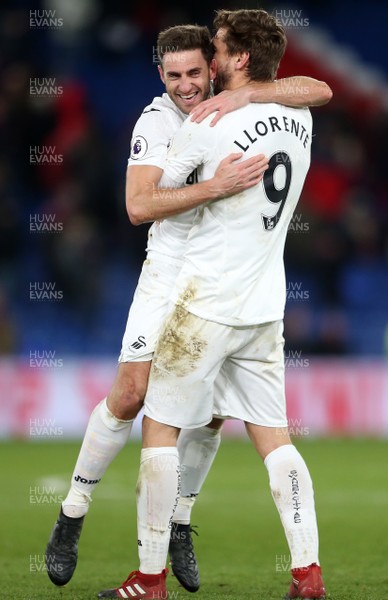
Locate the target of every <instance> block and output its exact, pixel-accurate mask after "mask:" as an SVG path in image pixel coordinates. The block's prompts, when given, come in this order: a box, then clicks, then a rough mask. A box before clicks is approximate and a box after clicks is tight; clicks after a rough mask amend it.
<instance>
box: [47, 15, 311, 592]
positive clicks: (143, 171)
mask: <svg viewBox="0 0 388 600" xmlns="http://www.w3.org/2000/svg"><path fill="white" fill-rule="evenodd" d="M158 50H159V59H160V61H161V64H160V66H159V71H160V76H161V78H162V80H163V82H164V83H165V85H166V91H167V93H166V94H164V95H163V96H162V97H161V98H155V99H154V100H153V102H152V103H151V104H150V105H149V106H147V107H146V108H145V109H144V111H143V114H142V115H141V117H140V119H139V120H138V122H137V124H136V126H135V129H134V132H133V137H132V142H131V155H130V159H129V163H128V172H127V190H126V203H127V211H128V214H129V216H130V219H131V221H132V223H134V224H138V223H142V222H147V221H155V222H154V224H153V225H152V227H151V228H150V231H149V239H148V246H147V260H146V261H145V263H144V265H143V269H142V273H141V276H140V279H139V284H138V287H137V289H136V292H135V296H134V300H133V303H132V306H131V309H130V312H129V316H128V323H127V328H126V332H125V334H124V338H123V345H122V350H121V353H120V357H119V363H120V364H119V368H118V373H117V376H116V379H115V381H114V384H113V387H112V390H111V392H110V394H109V395H108V398H107V399H105V400H103V401H102V402H101V403H100V404H99V405H98V406H97V407H96V408H95V410H94V412H93V413H92V415H91V417H90V420H89V423H88V427H87V430H86V433H85V437H84V441H83V444H82V448H81V451H80V454H79V457H78V460H77V463H76V466H75V470H74V474H73V477H72V484H71V489H70V491H69V493H68V495H67V497H66V499H65V500H64V502H63V504H62V508H61V513H60V516H59V518H58V520H57V522H56V524H55V526H54V529H53V532H52V535H51V538H50V541H49V543H48V546H47V550H46V564H47V570H48V574H49V577H50V579H51V580H52V581H53V582H54V583H55V584H56V585H64V584H65V583H67V582H68V581H69V580H70V579H71V577H72V575H73V573H74V570H75V568H76V563H77V544H78V539H79V537H80V534H81V529H82V525H83V521H84V517H85V514H86V513H87V511H88V508H89V503H90V500H91V494H92V492H93V490H94V489H95V487H96V486H97V484H98V483H99V481H100V480H101V477H102V476H103V474H104V472H105V470H106V468H107V467H108V466H109V464H110V463H111V461H112V460H113V459H114V457H115V456H116V455H117V453H118V452H119V450H120V449H121V448H122V447H123V446H124V445H125V443H126V441H127V439H128V437H129V434H130V431H131V428H132V423H133V420H134V418H135V417H136V415H137V414H138V412H139V410H140V408H141V406H142V403H143V399H144V395H145V392H146V388H147V382H148V374H149V369H150V364H151V359H152V355H153V351H154V347H155V343H156V339H157V336H158V334H159V331H160V327H161V325H162V323H163V320H164V318H165V316H166V311H167V307H168V301H169V295H170V292H171V289H172V287H173V285H174V282H175V280H176V277H177V275H178V273H179V270H180V268H181V266H182V256H183V254H184V250H185V246H186V242H187V236H188V232H189V230H190V229H191V227H192V225H193V222H194V219H195V216H196V207H197V206H199V205H201V204H203V203H205V202H209V201H211V200H217V199H221V198H225V197H227V196H230V195H232V194H235V193H239V192H243V191H244V190H245V189H247V188H249V187H251V186H253V185H255V184H256V183H257V182H258V181H259V180H260V178H261V176H262V172H263V171H264V170H265V168H266V164H267V161H266V159H265V158H264V157H263V156H262V155H261V156H260V155H259V157H257V156H255V157H251V158H250V159H248V160H247V161H244V162H239V163H238V162H237V159H239V158H240V157H241V155H242V152H241V151H238V152H233V153H232V154H231V155H230V156H228V157H226V159H225V160H223V161H222V163H221V164H220V166H219V169H217V172H216V173H215V176H214V177H212V178H211V179H210V180H208V181H203V182H200V183H196V174H195V172H194V173H192V174H190V175H189V177H188V183H191V184H192V185H188V186H187V187H185V188H184V190H179V191H177V190H175V189H171V188H166V187H163V184H164V180H163V169H164V166H165V160H166V154H167V148H168V145H169V143H170V140H171V137H172V135H173V133H174V132H175V131H176V130H177V129H178V128H179V126H180V125H181V124H182V122H183V121H184V119H185V117H186V116H187V114H188V113H189V112H190V110H192V109H193V108H195V107H197V106H198V105H199V104H200V102H201V101H202V100H203V99H205V98H207V97H208V96H209V93H210V79H212V78H213V77H214V63H213V62H212V46H211V43H210V36H209V32H208V30H207V29H206V28H203V27H198V26H179V27H173V28H169V29H168V30H166V31H165V32H162V33H161V34H160V36H159V38H158ZM298 83H299V82H298ZM298 83H297V84H296V85H298ZM314 85H316V89H315V100H314V98H313V99H312V101H316V96H319V94H321V95H322V92H321V89H320V88H321V84H320V82H314V80H311V86H312V88H314ZM249 92H251V90H249ZM275 94H276V96H275ZM288 94H289V95H288V96H287V94H284V95H283V101H284V102H292V101H295V102H296V103H298V102H300V99H299V100H298V98H297V96H296V95H295V96H293V95H292V86H291V88H288ZM267 96H268V97H267V99H271V98H272V97H276V98H279V99H280V97H279V96H278V93H277V91H276V90H275V89H273V90H272V96H271V93H270V90H268V93H267ZM310 98H311V96H310ZM303 101H304V102H306V101H307V102H308V101H309V97H308V96H307V97H304V98H303ZM221 424H222V421H221V420H217V421H213V422H212V423H210V424H205V426H203V427H201V428H199V429H197V430H190V431H187V432H182V434H181V435H180V437H179V451H180V453H181V461H182V464H183V465H185V476H184V478H183V479H182V492H183V493H182V497H181V499H180V501H179V506H178V509H177V512H176V515H175V519H176V523H175V525H174V529H173V533H174V535H172V539H171V545H170V554H171V559H172V567H173V570H174V572H175V574H176V575H177V577H178V579H179V581H180V582H181V583H182V585H184V586H185V587H186V589H189V590H190V591H195V590H196V589H198V587H199V576H198V568H197V564H196V560H195V556H194V552H193V546H192V540H191V535H190V513H191V508H192V506H193V503H194V501H195V498H196V496H197V494H198V492H199V490H200V488H201V485H202V483H203V481H204V479H205V477H206V475H207V472H208V470H209V468H210V466H211V463H212V461H213V459H214V456H215V453H216V451H217V449H218V446H219V442H220V435H219V428H220V425H221ZM189 455H190V457H191V460H190V461H189V460H188V457H189ZM193 455H194V456H196V457H197V459H196V461H194V462H193V460H192V456H193Z"/></svg>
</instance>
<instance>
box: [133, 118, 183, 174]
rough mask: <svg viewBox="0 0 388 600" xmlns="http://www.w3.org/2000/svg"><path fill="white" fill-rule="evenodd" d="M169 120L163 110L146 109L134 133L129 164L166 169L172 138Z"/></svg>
mask: <svg viewBox="0 0 388 600" xmlns="http://www.w3.org/2000/svg"><path fill="white" fill-rule="evenodd" d="M168 124H169V120H168V119H166V115H165V113H164V111H162V110H156V109H151V110H146V111H145V112H144V113H143V114H142V115H141V116H140V118H139V119H138V121H137V123H136V125H135V127H134V130H133V135H132V140H131V150H130V155H129V159H128V166H134V165H147V166H154V167H159V168H160V169H164V166H165V161H166V155H167V148H168V145H169V142H170V139H171V133H172V132H171V128H170V127H169V126H168Z"/></svg>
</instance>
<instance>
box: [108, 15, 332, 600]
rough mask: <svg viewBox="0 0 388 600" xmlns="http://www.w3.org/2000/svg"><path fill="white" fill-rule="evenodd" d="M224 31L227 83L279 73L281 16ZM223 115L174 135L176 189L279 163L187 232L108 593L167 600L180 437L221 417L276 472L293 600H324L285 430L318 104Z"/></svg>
mask: <svg viewBox="0 0 388 600" xmlns="http://www.w3.org/2000/svg"><path fill="white" fill-rule="evenodd" d="M215 29H216V35H215V37H214V46H215V58H216V61H217V69H218V70H217V82H218V85H220V86H221V87H222V86H225V88H227V89H231V90H239V89H241V88H242V87H243V86H245V85H250V84H251V82H261V81H263V82H267V81H271V80H272V79H273V78H274V77H275V74H276V71H277V68H278V64H279V61H280V59H281V57H282V56H283V53H284V49H285V46H286V36H285V33H284V30H283V28H282V27H281V25H280V24H279V23H278V22H277V21H276V19H275V18H274V17H272V16H271V15H269V14H268V13H267V12H266V11H263V10H239V11H219V12H218V13H217V16H216V18H215ZM259 64H260V67H259V66H258V65H259ZM212 119H213V115H211V116H209V117H208V118H207V119H205V120H204V121H203V122H202V123H200V124H197V123H193V122H192V121H191V120H190V119H189V120H186V122H185V123H184V125H183V126H182V127H181V128H180V129H179V130H178V131H177V132H176V134H175V136H174V138H173V140H172V144H171V147H170V149H169V153H168V155H167V159H166V164H165V168H164V175H163V177H164V181H165V182H166V183H168V182H169V183H170V184H171V185H176V186H181V185H182V184H183V182H184V181H185V178H186V177H187V175H188V174H189V173H191V172H192V170H193V169H194V168H198V172H199V178H200V180H201V181H206V180H208V179H209V178H211V176H212V174H213V173H214V171H215V168H216V165H217V164H218V163H219V161H220V160H221V159H222V158H223V157H224V156H227V155H228V154H229V153H230V152H231V151H232V150H233V149H240V150H242V151H243V152H244V155H245V156H247V157H249V156H252V155H253V154H254V153H255V152H256V149H257V148H258V147H260V148H261V149H263V150H264V152H265V154H266V155H267V156H268V157H269V168H268V170H267V171H266V173H265V175H264V178H263V180H262V182H260V183H259V184H257V185H255V186H253V187H251V188H249V189H247V190H245V191H244V192H241V193H239V194H236V195H234V196H232V197H231V198H228V199H227V200H219V201H217V202H210V203H208V204H206V205H204V206H203V207H202V208H201V209H200V210H199V211H198V212H199V214H198V216H197V219H196V223H195V225H194V227H193V228H192V230H191V231H190V234H189V237H188V239H187V242H186V252H185V255H184V262H183V266H182V269H181V270H180V273H179V275H178V277H177V281H176V285H175V288H174V291H173V293H172V296H171V299H172V304H171V308H170V312H169V316H168V317H167V320H166V322H165V324H164V326H163V328H162V332H161V335H160V337H159V340H158V342H157V345H156V348H155V352H154V357H153V362H152V368H151V372H150V377H149V383H148V390H147V395H146V398H145V417H144V420H143V450H142V454H141V464H140V472H139V479H138V486H137V492H138V493H137V507H138V549H139V559H140V567H139V570H138V571H133V572H132V573H130V575H129V577H128V578H127V580H126V581H125V582H124V583H123V584H122V585H121V586H119V587H118V588H115V589H111V590H106V591H104V592H100V594H99V597H101V598H112V597H121V598H146V599H150V598H155V597H162V596H163V595H164V594H166V584H165V581H166V574H167V572H166V569H165V564H166V557H167V549H168V542H169V535H170V530H169V524H170V521H171V519H172V517H173V514H174V509H175V506H176V504H177V502H178V499H179V495H180V471H179V466H180V460H179V454H178V450H177V448H176V441H177V438H178V434H179V431H180V430H181V429H188V428H193V429H195V428H199V427H203V426H204V425H206V423H208V422H209V421H210V420H211V419H212V418H213V417H214V416H217V417H219V418H236V419H241V420H243V421H244V422H245V425H246V429H247V432H248V434H249V437H250V438H251V440H252V442H253V444H254V446H255V448H256V450H257V452H258V453H259V455H260V456H261V458H262V459H263V461H264V464H265V466H266V468H267V470H268V474H269V481H270V488H271V492H272V495H273V499H274V501H275V504H276V506H277V508H278V511H279V514H280V518H281V521H282V524H283V527H284V531H285V535H286V538H287V541H288V545H289V549H290V553H291V558H292V577H293V579H292V583H291V587H290V590H289V592H288V594H287V596H286V597H287V598H304V599H321V600H322V599H323V598H325V588H324V586H323V581H322V576H321V568H320V566H319V559H318V529H317V521H316V514H315V505H314V492H313V486H312V481H311V477H310V474H309V471H308V468H307V466H306V464H305V462H304V460H303V458H302V456H301V455H300V453H299V452H298V450H297V449H296V448H295V447H294V446H293V444H292V443H291V440H290V438H289V434H288V428H287V417H286V402H285V393H284V354H283V347H284V339H283V335H282V334H283V315H284V306H285V299H286V286H285V274H284V264H283V251H284V244H285V240H286V235H287V230H288V226H289V223H290V221H291V218H292V215H293V212H294V210H295V207H296V204H297V202H298V199H299V196H300V193H301V191H302V188H303V184H304V180H305V177H306V174H307V171H308V168H309V165H310V148H311V138H312V119H311V115H310V112H309V110H308V109H302V110H297V109H294V108H289V107H285V106H281V105H279V104H274V103H268V104H262V105H260V106H259V105H254V104H250V105H248V106H246V107H244V108H242V109H240V110H237V111H235V112H232V113H230V114H228V115H226V116H225V117H223V119H222V120H221V121H220V122H219V123H218V124H217V125H216V126H214V127H210V122H211V120H212ZM220 374H221V379H220ZM216 378H217V381H218V382H219V385H218V390H217V394H216V396H214V389H213V388H214V382H215V381H216ZM220 382H221V386H222V389H221V390H220ZM220 392H221V393H220ZM161 465H162V466H163V468H161Z"/></svg>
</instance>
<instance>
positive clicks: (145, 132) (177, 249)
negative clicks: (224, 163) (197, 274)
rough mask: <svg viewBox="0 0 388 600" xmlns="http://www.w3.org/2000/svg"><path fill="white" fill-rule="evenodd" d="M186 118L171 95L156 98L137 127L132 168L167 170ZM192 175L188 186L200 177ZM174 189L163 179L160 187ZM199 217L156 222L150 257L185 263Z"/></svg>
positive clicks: (192, 214) (186, 215)
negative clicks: (169, 155)
mask: <svg viewBox="0 0 388 600" xmlns="http://www.w3.org/2000/svg"><path fill="white" fill-rule="evenodd" d="M186 117H187V115H186V114H185V113H183V112H181V111H180V110H179V108H178V107H177V106H176V105H175V104H174V102H173V101H172V100H171V99H170V97H169V96H168V94H163V96H162V97H156V98H154V99H153V101H152V102H151V104H149V105H148V106H146V107H145V109H144V111H143V113H142V114H141V116H140V117H139V119H138V121H137V123H136V125H135V127H134V130H133V135H132V140H131V153H130V156H129V160H128V166H135V165H148V166H155V167H159V168H160V169H163V170H164V167H165V164H166V156H167V150H168V146H169V144H170V141H171V139H172V137H173V135H174V133H175V132H176V131H177V129H179V127H180V126H181V125H182V123H183V122H184V120H185V118H186ZM188 175H191V181H190V180H189V181H188V183H195V181H196V173H193V174H191V173H189V174H188ZM185 180H186V177H185V178H184V181H185ZM173 186H174V182H171V181H169V180H168V178H166V177H165V176H164V175H162V178H161V180H160V182H159V187H173ZM178 193H179V192H178ZM196 213H197V209H193V210H189V211H186V212H184V213H182V214H180V215H176V216H173V217H169V218H168V219H164V220H163V221H155V222H154V223H153V224H152V225H151V227H150V229H149V232H148V243H147V251H148V252H149V254H150V255H152V253H158V254H160V255H164V256H167V257H168V258H171V259H173V260H182V256H183V253H184V250H185V248H186V241H187V236H188V233H189V231H190V229H191V227H192V225H193V221H194V217H195V215H196Z"/></svg>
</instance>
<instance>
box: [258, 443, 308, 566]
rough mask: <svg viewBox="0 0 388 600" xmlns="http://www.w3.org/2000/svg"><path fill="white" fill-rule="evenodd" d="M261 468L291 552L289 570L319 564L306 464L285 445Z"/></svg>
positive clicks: (293, 449) (294, 449) (274, 452)
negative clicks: (267, 479)
mask: <svg viewBox="0 0 388 600" xmlns="http://www.w3.org/2000/svg"><path fill="white" fill-rule="evenodd" d="M264 464H265V466H266V467H267V469H268V474H269V482H270V487H271V492H272V497H273V499H274V501H275V504H276V507H277V509H278V511H279V514H280V518H281V521H282V523H283V527H284V531H285V534H286V538H287V542H288V546H289V549H290V552H291V568H292V569H296V568H300V567H308V566H309V565H311V563H317V564H319V561H318V527H317V519H316V514H315V506H314V491H313V484H312V481H311V477H310V473H309V471H308V469H307V466H306V463H305V462H304V460H303V458H302V457H301V455H300V454H299V452H298V450H297V449H296V448H295V446H293V445H292V444H287V445H285V446H280V448H277V449H276V450H273V451H272V452H270V453H269V454H268V456H267V457H266V459H265V460H264Z"/></svg>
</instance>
